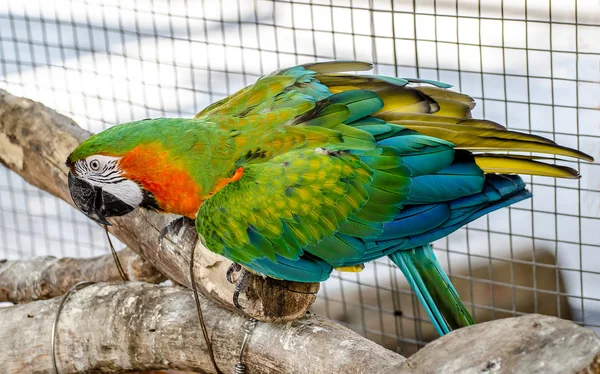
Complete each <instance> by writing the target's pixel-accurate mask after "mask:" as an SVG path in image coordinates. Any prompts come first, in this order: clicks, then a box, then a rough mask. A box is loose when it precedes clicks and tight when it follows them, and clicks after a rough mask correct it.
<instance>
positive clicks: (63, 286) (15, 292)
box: [0, 248, 166, 304]
mask: <svg viewBox="0 0 600 374" xmlns="http://www.w3.org/2000/svg"><path fill="white" fill-rule="evenodd" d="M117 254H118V256H119V261H120V262H121V265H122V266H123V271H124V272H125V274H126V275H127V277H128V278H129V280H132V281H142V282H147V283H160V282H162V281H164V280H166V278H165V277H164V276H163V275H162V274H160V273H159V272H158V271H157V270H156V269H155V268H154V267H152V266H151V265H150V264H149V263H148V262H147V261H145V260H144V259H143V258H142V257H141V256H140V255H138V254H137V253H135V252H133V251H132V250H130V249H128V248H125V249H124V250H122V251H119V252H117ZM121 280H122V279H121V275H120V274H119V272H118V270H117V267H116V266H115V261H114V259H113V257H112V254H107V255H104V256H99V257H93V258H60V259H57V258H56V257H53V256H44V257H36V258H33V259H29V260H16V261H4V262H0V302H2V301H10V302H13V303H15V304H17V303H24V302H30V301H35V300H44V299H50V298H53V297H57V296H60V295H64V294H65V293H66V292H67V291H68V290H69V288H71V286H73V285H74V284H77V283H79V282H81V281H91V282H118V281H121Z"/></svg>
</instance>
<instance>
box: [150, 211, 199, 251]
mask: <svg viewBox="0 0 600 374" xmlns="http://www.w3.org/2000/svg"><path fill="white" fill-rule="evenodd" d="M184 227H194V220H193V219H191V218H188V217H179V218H177V219H176V220H173V221H171V222H170V223H169V224H168V225H167V226H165V227H164V228H163V229H162V230H160V234H158V246H159V247H160V249H161V250H162V249H163V246H162V243H163V239H164V237H165V236H167V234H168V235H169V236H173V235H176V234H178V233H179V232H180V231H181V229H182V228H184Z"/></svg>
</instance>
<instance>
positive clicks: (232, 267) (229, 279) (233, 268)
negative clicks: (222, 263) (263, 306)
mask: <svg viewBox="0 0 600 374" xmlns="http://www.w3.org/2000/svg"><path fill="white" fill-rule="evenodd" d="M240 270H242V266H241V265H240V264H236V263H235V262H234V263H232V264H231V265H229V268H228V269H227V273H225V277H227V282H229V283H230V284H234V283H235V282H234V281H233V273H237V272H238V271H240Z"/></svg>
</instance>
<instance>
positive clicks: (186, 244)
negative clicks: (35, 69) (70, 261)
mask: <svg viewBox="0 0 600 374" xmlns="http://www.w3.org/2000/svg"><path fill="white" fill-rule="evenodd" d="M90 135H91V134H90V133H89V132H87V131H85V130H83V129H81V128H80V127H79V126H77V125H76V124H75V123H74V122H73V121H72V120H71V119H69V118H67V117H64V116H62V115H60V114H58V113H56V112H55V111H53V110H51V109H49V108H47V107H45V106H44V105H42V104H40V103H36V102H34V101H31V100H28V99H24V98H19V97H16V96H12V95H10V94H9V93H7V92H5V91H2V90H0V162H1V163H3V164H4V165H6V166H8V167H9V168H11V169H12V170H14V171H15V172H17V173H18V174H19V175H21V176H22V177H23V178H24V179H25V180H26V181H27V182H29V183H31V184H33V185H34V186H37V187H39V188H41V189H43V190H45V191H48V192H50V193H51V194H53V195H55V196H58V197H59V198H61V199H63V200H65V201H66V202H68V203H70V204H73V202H72V200H71V197H70V196H69V191H68V187H67V168H66V167H65V166H64V165H65V160H66V159H67V156H68V155H69V153H70V152H71V151H72V150H73V149H75V148H76V147H77V145H78V144H79V143H80V142H82V141H83V140H84V139H86V138H87V137H88V136H90ZM109 220H110V221H111V222H112V223H113V226H112V227H111V228H110V231H111V232H112V233H113V234H114V235H115V236H116V237H118V238H119V239H120V240H121V241H123V242H124V243H125V244H127V246H128V247H130V248H131V249H133V250H134V251H136V252H137V253H138V254H140V255H142V256H143V257H144V258H145V259H147V260H148V261H149V262H150V263H152V265H154V266H155V267H156V269H158V270H159V271H160V272H161V273H162V274H164V275H165V276H167V277H168V278H169V279H172V280H173V281H175V282H177V283H180V284H183V285H186V286H188V287H190V279H189V271H188V268H189V260H190V253H191V250H190V248H191V246H192V238H193V235H194V233H193V232H192V233H189V232H188V234H189V235H182V237H181V238H174V239H171V240H170V238H169V237H167V238H165V241H164V246H163V249H162V250H161V249H159V248H158V245H157V238H158V233H159V231H160V230H161V229H162V228H163V227H165V226H166V224H167V218H166V217H165V216H163V215H159V214H156V213H153V212H149V211H142V210H139V209H138V210H137V211H136V212H135V213H131V214H127V215H126V216H123V217H119V218H110V219H109ZM188 231H193V230H188ZM196 250H197V253H196V271H195V273H196V278H197V283H198V286H199V289H200V290H201V291H202V292H203V293H204V294H205V295H208V296H209V297H210V298H211V299H212V300H215V301H217V302H219V303H221V304H222V305H224V306H226V307H229V308H231V309H233V308H235V307H234V306H233V303H232V296H233V286H232V285H230V284H229V283H227V282H226V280H225V271H226V270H227V268H228V267H229V264H230V262H229V261H228V260H227V259H225V258H224V257H221V256H218V255H215V254H213V253H212V252H210V251H208V250H206V249H205V248H203V247H202V246H201V245H199V246H197V249H196ZM318 287H319V285H318V284H315V283H310V284H303V283H289V282H279V281H274V280H271V279H263V278H261V277H255V276H252V278H251V279H250V281H249V282H248V289H247V293H246V295H245V296H246V297H244V296H242V298H241V299H240V303H241V304H242V306H243V307H244V311H245V312H246V313H248V314H249V315H251V316H253V317H255V318H257V319H259V320H263V321H280V322H281V321H289V320H293V319H295V318H297V317H299V316H302V315H303V314H304V313H305V312H306V310H307V309H308V307H309V306H310V305H311V304H312V302H313V301H314V300H315V294H316V292H317V291H318Z"/></svg>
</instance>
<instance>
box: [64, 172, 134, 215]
mask: <svg viewBox="0 0 600 374" xmlns="http://www.w3.org/2000/svg"><path fill="white" fill-rule="evenodd" d="M69 191H70V192H71V198H72V199H73V202H74V203H75V205H76V206H77V208H79V210H81V211H82V212H83V214H85V215H86V216H88V217H89V218H91V219H93V220H94V221H96V222H98V223H100V224H102V225H109V226H111V223H110V222H108V221H107V220H106V217H113V216H122V215H124V214H126V213H129V212H131V211H132V210H134V209H135V207H132V206H131V205H129V204H126V203H124V202H123V201H121V200H119V199H118V198H117V197H115V195H113V194H110V193H108V192H106V191H103V190H102V188H100V187H97V186H92V185H91V184H89V183H87V182H86V181H83V180H81V179H79V178H77V177H75V176H74V175H73V174H72V173H70V172H69Z"/></svg>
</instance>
